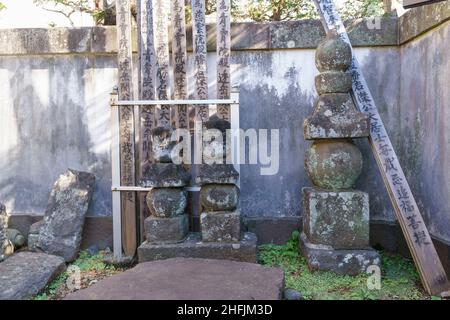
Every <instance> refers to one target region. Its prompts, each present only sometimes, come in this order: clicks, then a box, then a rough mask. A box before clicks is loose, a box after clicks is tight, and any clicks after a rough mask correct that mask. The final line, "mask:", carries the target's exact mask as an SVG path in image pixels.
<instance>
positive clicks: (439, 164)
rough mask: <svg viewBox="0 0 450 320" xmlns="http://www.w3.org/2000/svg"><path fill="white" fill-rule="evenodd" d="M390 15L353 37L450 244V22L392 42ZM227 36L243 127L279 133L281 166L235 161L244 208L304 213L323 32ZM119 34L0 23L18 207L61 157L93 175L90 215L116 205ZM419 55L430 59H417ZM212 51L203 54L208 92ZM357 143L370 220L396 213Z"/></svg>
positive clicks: (28, 202)
mask: <svg viewBox="0 0 450 320" xmlns="http://www.w3.org/2000/svg"><path fill="white" fill-rule="evenodd" d="M400 22H402V21H400ZM397 23H398V20H397V19H390V18H389V19H384V20H383V22H382V24H381V25H382V29H381V30H367V28H366V27H365V24H364V22H362V23H359V24H357V25H356V27H354V28H353V29H352V33H351V37H352V41H353V42H354V43H355V44H356V46H357V48H356V55H357V57H358V59H359V61H360V64H361V65H362V68H363V71H364V74H365V76H366V79H367V82H368V84H369V86H370V88H371V91H372V93H373V96H374V98H375V100H376V103H377V106H378V108H379V109H380V113H381V116H382V117H383V120H384V122H385V125H386V127H387V130H388V132H389V134H390V137H391V140H392V141H393V143H394V147H395V148H396V150H397V152H398V154H399V156H400V160H401V163H402V165H403V167H404V170H405V172H406V174H407V176H408V178H409V179H410V180H411V182H412V184H413V189H414V194H415V195H416V196H417V199H418V200H419V203H420V205H421V207H422V208H423V212H424V213H425V216H426V219H427V221H428V224H429V225H430V227H431V231H432V233H433V235H434V236H435V237H438V238H441V239H443V240H446V241H448V242H450V232H449V230H450V200H449V197H448V196H449V191H450V190H449V189H450V180H449V178H450V177H449V175H448V173H446V170H448V168H449V167H450V166H449V164H450V163H449V160H448V159H449V158H448V151H449V150H448V148H449V141H450V137H449V135H450V129H449V123H450V122H449V121H446V120H450V119H449V116H450V114H449V111H448V110H446V109H448V108H446V107H445V105H446V103H447V104H448V101H449V100H448V98H449V91H448V87H447V86H448V80H449V79H448V77H449V71H450V66H449V62H448V61H449V59H448V58H449V57H448V55H449V53H448V50H447V52H444V51H445V50H444V47H445V46H448V42H449V40H450V38H449V32H450V31H449V30H450V27H449V25H448V24H442V25H441V26H440V27H439V28H438V29H433V30H432V31H430V32H427V33H426V34H425V35H422V36H421V37H419V38H417V37H416V36H417V35H418V34H419V31H417V32H416V33H412V35H411V36H408V37H409V38H408V39H407V40H405V43H404V44H403V45H402V46H398V44H399V43H400V41H399V37H401V34H399V33H398V30H399V28H398V27H397ZM403 23H404V21H403ZM408 30H409V29H408ZM210 31H211V32H212V31H213V30H212V28H210ZM422 31H423V30H422ZM233 34H234V41H233V50H234V51H233V55H232V68H233V76H232V82H233V85H238V86H239V87H240V89H241V107H240V124H241V127H242V128H243V129H247V128H256V129H259V128H261V129H279V130H280V137H281V146H280V171H279V173H278V174H277V175H273V176H261V175H260V174H259V165H244V166H241V189H242V194H241V208H242V212H243V213H244V214H245V215H246V216H247V217H295V216H301V199H300V189H301V188H302V187H303V186H307V185H310V182H309V180H308V179H307V177H306V176H305V172H304V169H303V155H304V151H305V149H306V147H307V145H308V143H307V142H306V141H305V140H304V139H303V131H302V122H303V119H304V118H305V117H306V116H307V115H309V114H310V113H311V111H312V108H313V103H314V100H315V99H316V97H317V94H316V92H315V89H314V84H313V81H314V76H315V75H316V74H317V70H316V68H315V65H314V47H315V46H316V45H317V43H318V42H319V41H320V40H321V39H322V37H323V30H322V29H321V27H320V25H319V23H318V22H317V21H305V22H291V23H281V24H280V23H278V24H238V25H235V26H233ZM213 40H214V39H213V37H212V33H211V37H210V42H211V43H212V42H213ZM115 41H116V40H115V30H114V29H111V28H85V29H75V30H68V29H49V30H46V29H34V30H27V29H24V30H2V31H0V97H1V104H0V114H1V117H0V128H1V136H0V199H1V201H2V202H4V203H5V204H6V205H7V207H8V209H9V211H10V212H12V213H13V214H19V213H36V214H41V213H42V212H43V211H44V209H45V206H46V202H47V197H48V194H49V191H50V189H51V186H52V183H53V182H54V180H55V179H56V178H57V176H58V175H59V174H61V173H62V172H63V171H64V170H65V169H66V168H67V167H71V168H74V169H80V170H89V171H91V172H93V173H94V174H95V175H96V176H97V187H96V193H95V197H94V201H93V202H92V205H91V208H90V215H96V216H101V215H110V214H111V201H110V192H109V189H110V163H109V156H110V154H109V152H110V150H109V108H108V99H109V97H108V93H109V91H110V90H111V88H112V86H113V85H115V83H116V74H117V69H116V55H115V52H116V44H115ZM211 49H212V46H211ZM419 57H422V58H423V57H426V58H425V59H423V61H420V63H417V62H416V60H420V59H419ZM214 61H215V54H214V53H210V54H209V60H208V63H209V76H210V96H212V97H213V96H214V95H215V81H214V80H213V79H214V77H215V66H214ZM411 65H414V68H411ZM189 68H190V70H192V59H191V60H190V61H189ZM439 70H440V72H438V71H439ZM437 74H439V76H437ZM444 74H446V75H444ZM190 77H192V72H190ZM190 84H192V81H190ZM189 89H190V91H192V88H191V87H190V88H189ZM358 144H359V145H360V146H361V148H362V150H363V154H364V157H365V164H364V174H363V176H362V177H361V178H360V180H359V181H358V188H359V189H361V190H365V191H367V192H369V194H370V199H371V200H370V201H371V219H372V220H373V221H382V222H388V223H391V222H393V221H395V216H394V214H393V210H392V207H391V205H390V202H389V198H388V196H387V193H386V191H385V190H384V185H383V183H382V180H381V177H380V175H379V173H378V169H377V167H376V165H375V162H374V160H373V157H372V155H371V151H370V150H369V147H368V144H367V142H366V141H365V140H362V141H358ZM446 168H447V169H446ZM430 190H432V192H430Z"/></svg>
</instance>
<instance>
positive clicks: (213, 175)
mask: <svg viewBox="0 0 450 320" xmlns="http://www.w3.org/2000/svg"><path fill="white" fill-rule="evenodd" d="M238 179H239V173H238V172H237V171H236V169H235V168H234V166H233V165H232V164H213V165H209V164H201V165H199V173H198V175H197V177H196V178H195V182H196V183H197V184H200V185H204V184H236V183H237V182H238Z"/></svg>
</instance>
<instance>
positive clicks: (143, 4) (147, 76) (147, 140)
mask: <svg viewBox="0 0 450 320" xmlns="http://www.w3.org/2000/svg"><path fill="white" fill-rule="evenodd" d="M137 20H138V21H137V30H138V37H137V39H138V47H139V55H138V61H139V64H138V79H139V98H140V99H141V100H155V80H154V79H155V72H154V70H155V69H154V66H155V47H154V41H153V1H152V0H142V1H138V2H137ZM154 121H155V115H154V107H153V106H140V107H139V166H138V170H139V171H138V175H139V179H141V178H143V173H144V172H145V170H146V168H147V167H148V165H149V164H150V163H151V162H152V147H151V131H152V129H153V127H154ZM139 203H140V206H139V211H140V213H139V216H140V231H141V232H140V234H141V241H143V240H144V220H145V218H146V217H147V216H149V210H148V207H147V204H146V201H145V194H144V193H141V194H139Z"/></svg>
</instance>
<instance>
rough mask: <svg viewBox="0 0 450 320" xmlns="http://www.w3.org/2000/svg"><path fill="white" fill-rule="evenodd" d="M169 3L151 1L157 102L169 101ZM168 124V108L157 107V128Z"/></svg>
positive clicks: (160, 0) (164, 0) (169, 119)
mask: <svg viewBox="0 0 450 320" xmlns="http://www.w3.org/2000/svg"><path fill="white" fill-rule="evenodd" d="M169 3H170V1H167V0H153V5H154V8H153V25H154V29H153V30H154V31H153V32H154V36H155V52H156V94H157V97H158V100H168V99H169V35H168V33H169V21H168V20H169ZM170 122H171V117H170V106H159V107H158V108H157V112H156V124H157V126H169V125H171V123H170Z"/></svg>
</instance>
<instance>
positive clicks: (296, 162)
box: [240, 66, 313, 217]
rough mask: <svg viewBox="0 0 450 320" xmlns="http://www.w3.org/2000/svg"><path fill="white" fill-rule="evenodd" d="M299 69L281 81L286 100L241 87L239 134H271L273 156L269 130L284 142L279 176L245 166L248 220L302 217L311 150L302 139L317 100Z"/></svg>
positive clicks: (264, 87) (267, 90)
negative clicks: (300, 79) (300, 80)
mask: <svg viewBox="0 0 450 320" xmlns="http://www.w3.org/2000/svg"><path fill="white" fill-rule="evenodd" d="M299 69H300V68H296V67H295V66H291V67H289V68H288V69H287V70H286V73H285V79H284V80H283V81H285V82H286V85H287V88H286V89H285V90H284V92H283V93H282V94H280V93H279V92H278V91H277V89H275V87H274V86H270V87H269V85H268V84H257V85H254V84H253V85H247V84H245V83H243V84H241V87H240V89H241V106H240V123H241V128H242V129H243V130H247V129H250V128H255V129H257V130H258V129H268V132H269V138H268V143H267V144H268V149H269V152H268V154H269V155H270V154H271V151H270V143H271V142H270V141H271V140H270V139H272V138H273V137H272V136H270V129H279V137H280V144H279V171H278V173H277V174H275V175H261V174H260V169H261V164H260V162H259V163H258V165H250V164H245V165H241V199H240V201H241V210H242V212H243V214H244V215H245V216H247V217H255V216H300V215H301V211H302V210H301V197H300V190H301V188H302V187H303V186H305V185H306V183H307V177H306V174H305V171H304V166H303V159H304V150H305V149H306V147H307V145H308V144H309V143H308V142H307V141H305V140H304V139H303V119H304V118H305V117H306V116H307V115H308V114H309V113H310V112H311V110H312V105H311V101H313V99H312V97H311V94H309V93H308V92H307V91H306V90H302V88H300V85H299V83H298V81H297V79H298V77H301V76H302V74H301V71H299ZM267 72H270V70H267ZM247 141H248V139H247V140H246V142H247ZM246 154H248V147H247V148H246ZM248 162H249V159H248V158H247V159H246V163H248ZM264 167H266V166H264Z"/></svg>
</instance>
